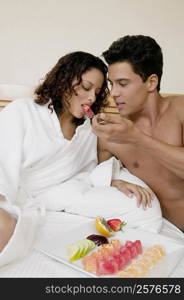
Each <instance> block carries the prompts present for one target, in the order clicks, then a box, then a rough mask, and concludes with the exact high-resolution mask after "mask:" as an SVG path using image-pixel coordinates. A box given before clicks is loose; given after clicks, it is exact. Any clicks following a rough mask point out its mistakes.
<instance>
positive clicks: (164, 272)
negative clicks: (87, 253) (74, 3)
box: [37, 221, 184, 278]
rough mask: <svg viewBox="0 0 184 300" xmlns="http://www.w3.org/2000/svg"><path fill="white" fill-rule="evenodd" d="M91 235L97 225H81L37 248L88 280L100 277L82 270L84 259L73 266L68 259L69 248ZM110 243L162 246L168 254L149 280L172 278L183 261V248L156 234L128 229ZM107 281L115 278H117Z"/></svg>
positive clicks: (75, 262) (158, 264)
mask: <svg viewBox="0 0 184 300" xmlns="http://www.w3.org/2000/svg"><path fill="white" fill-rule="evenodd" d="M90 234H99V233H98V232H97V231H96V229H95V226H94V221H90V222H89V224H86V225H82V226H80V227H77V228H76V229H74V230H69V231H66V232H65V233H63V232H62V231H61V234H59V232H58V231H57V232H55V233H52V234H50V235H48V236H47V237H46V238H44V241H42V243H41V245H40V246H39V247H37V250H39V251H41V252H43V253H44V254H46V255H48V256H50V257H52V258H54V259H55V260H57V261H59V262H61V263H64V264H66V265H68V266H70V267H71V268H73V269H75V270H78V271H80V272H82V273H83V274H85V275H86V277H98V276H97V275H96V274H93V273H91V272H86V271H85V270H84V269H83V266H82V263H81V259H79V260H76V261H74V262H69V261H68V257H67V248H68V246H69V245H71V244H72V243H74V242H77V241H79V240H81V239H83V238H86V237H87V236H88V235H90ZM108 239H109V240H111V239H119V240H120V241H121V242H122V243H124V242H125V241H126V240H131V241H135V240H141V242H142V245H143V247H144V248H146V247H149V246H152V245H154V244H160V245H162V246H164V247H165V249H166V253H167V254H166V256H165V257H164V258H163V259H162V260H161V261H160V262H159V263H157V264H156V265H155V267H154V268H153V269H152V270H151V271H150V273H149V276H147V277H158V278H161V277H170V274H171V273H172V272H173V271H174V269H175V267H176V266H177V264H178V263H179V262H180V260H181V259H182V258H183V257H184V246H182V245H180V244H177V243H176V242H175V241H173V240H171V239H169V238H167V237H164V236H162V235H160V234H155V233H151V232H148V231H143V230H137V229H128V228H127V229H126V227H125V229H124V231H123V232H118V233H116V235H115V236H113V237H112V238H108ZM97 249H98V247H96V248H95V249H94V250H97ZM102 277H103V276H102ZM104 277H106V276H104ZM108 277H116V275H113V276H108Z"/></svg>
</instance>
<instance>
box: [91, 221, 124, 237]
mask: <svg viewBox="0 0 184 300" xmlns="http://www.w3.org/2000/svg"><path fill="white" fill-rule="evenodd" d="M125 225H126V223H125V222H124V221H122V220H120V219H109V220H106V219H105V218H103V217H97V218H96V219H95V226H96V229H97V231H98V232H100V233H101V234H103V235H104V236H107V237H110V236H113V235H114V234H115V233H116V232H117V231H120V230H122V229H123V227H124V226H125Z"/></svg>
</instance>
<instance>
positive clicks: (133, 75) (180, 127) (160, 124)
mask: <svg viewBox="0 0 184 300" xmlns="http://www.w3.org/2000/svg"><path fill="white" fill-rule="evenodd" d="M103 56H104V58H105V60H106V62H107V63H108V65H109V68H108V77H109V82H110V85H111V96H112V97H113V99H114V100H115V103H116V105H117V108H118V110H119V113H120V118H117V117H114V118H113V117H111V116H107V115H105V114H103V113H102V114H100V116H99V115H98V116H95V117H94V118H93V132H94V133H95V134H96V135H97V136H98V137H100V139H99V140H100V141H99V147H100V149H102V151H101V152H100V154H99V161H103V160H105V159H108V157H110V156H112V155H114V156H116V157H117V158H118V159H120V160H121V162H122V163H123V165H124V166H125V167H126V168H127V169H128V170H129V171H130V172H131V173H133V174H134V175H136V176H137V177H139V178H140V179H142V180H143V181H144V182H145V183H147V184H148V185H149V186H150V188H151V189H152V190H153V191H154V192H155V193H156V195H157V197H158V199H159V200H160V203H161V208H162V212H163V216H164V217H165V218H166V219H168V220H169V221H170V222H172V223H173V224H175V225H176V226H177V227H178V228H179V229H180V230H182V231H184V147H183V145H184V97H176V96H173V97H164V98H163V97H162V96H161V95H160V93H159V90H160V81H161V76H162V68H163V57H162V51H161V48H160V46H159V45H158V44H157V43H156V41H155V40H154V39H153V38H151V37H149V36H143V35H133V36H125V37H123V38H120V39H119V40H117V41H115V42H113V43H112V45H111V46H110V47H109V49H108V50H107V51H105V52H104V53H103ZM99 117H100V119H102V120H104V121H105V123H104V124H100V123H101V122H99V121H98V120H99ZM118 185H119V188H120V186H121V181H119V182H118V181H117V186H118Z"/></svg>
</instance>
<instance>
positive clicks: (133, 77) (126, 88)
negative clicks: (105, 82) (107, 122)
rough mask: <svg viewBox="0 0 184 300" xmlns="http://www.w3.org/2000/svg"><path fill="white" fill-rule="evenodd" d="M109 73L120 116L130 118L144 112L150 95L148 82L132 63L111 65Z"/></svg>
mask: <svg viewBox="0 0 184 300" xmlns="http://www.w3.org/2000/svg"><path fill="white" fill-rule="evenodd" d="M108 72H109V75H108V79H109V82H110V85H111V96H112V98H113V99H114V100H115V102H116V105H117V108H118V110H119V112H120V114H121V115H122V116H128V115H132V114H136V113H138V112H139V111H142V110H144V107H145V103H146V99H147V95H148V89H147V81H146V82H143V80H142V78H141V77H140V76H139V75H138V74H136V73H135V72H134V71H133V69H132V66H131V65H130V63H128V62H117V63H114V64H112V65H109V68H108Z"/></svg>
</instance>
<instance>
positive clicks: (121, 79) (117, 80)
mask: <svg viewBox="0 0 184 300" xmlns="http://www.w3.org/2000/svg"><path fill="white" fill-rule="evenodd" d="M107 80H108V81H110V82H112V80H111V79H110V78H107ZM129 80H130V79H129V78H117V79H115V81H116V82H120V81H129Z"/></svg>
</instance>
